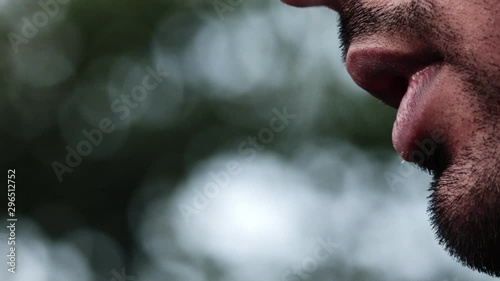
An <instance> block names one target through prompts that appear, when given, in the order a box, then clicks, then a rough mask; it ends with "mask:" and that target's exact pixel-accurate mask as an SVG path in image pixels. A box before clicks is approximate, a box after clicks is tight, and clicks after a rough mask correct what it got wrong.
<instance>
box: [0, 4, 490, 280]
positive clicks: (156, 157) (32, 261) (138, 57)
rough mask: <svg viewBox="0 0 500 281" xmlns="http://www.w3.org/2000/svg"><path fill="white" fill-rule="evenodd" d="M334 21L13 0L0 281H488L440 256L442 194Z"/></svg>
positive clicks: (1, 125)
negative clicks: (405, 151)
mask: <svg viewBox="0 0 500 281" xmlns="http://www.w3.org/2000/svg"><path fill="white" fill-rule="evenodd" d="M336 21H337V18H336V15H335V14H334V13H333V12H331V11H329V10H328V9H326V8H325V9H323V8H315V9H308V10H300V9H295V8H291V7H287V6H285V5H283V4H281V3H280V2H279V1H277V0H273V1H263V0H262V1H256V0H253V1H245V0H184V1H180V0H179V1H174V0H150V1H144V0H143V1H139V0H136V1H134V0H121V1H111V0H110V1H102V0H86V1H81V0H58V1H56V0H41V1H40V2H37V1H28V0H16V1H13V0H11V1H9V0H0V29H1V30H2V34H3V35H2V37H0V52H1V54H2V56H1V57H0V72H1V76H0V93H1V94H0V134H1V137H0V153H1V154H0V155H1V157H0V158H1V160H0V161H1V163H2V166H4V165H5V166H4V168H3V169H4V171H6V169H14V168H15V169H16V189H17V193H16V208H17V209H16V211H17V217H18V219H19V221H18V222H17V229H16V233H17V244H16V246H17V258H18V260H17V273H16V274H15V275H12V274H11V273H8V272H7V265H6V263H5V262H6V261H7V257H6V253H7V241H6V238H7V236H8V233H7V229H6V227H1V228H0V250H1V253H2V256H3V258H2V260H3V262H2V263H1V264H3V266H2V267H3V268H2V269H1V270H0V280H22V281H27V280H29V281H66V280H68V281H69V280H71V281H90V280H96V281H97V280H102V281H106V280H109V281H125V280H136V281H139V280H140V281H153V280H169V281H176V280H179V281H204V280H223V281H234V280H237V281H247V280H248V281H250V280H252V281H255V280H260V281H288V280H290V281H292V280H293V281H299V280H320V281H321V280H342V281H348V280H352V281H362V280H398V281H400V280H428V281H433V280H435V281H438V280H440V281H441V280H443V281H444V280H449V281H462V280H491V278H488V277H487V276H485V275H480V274H477V273H474V272H472V271H470V270H468V269H466V268H463V267H461V266H460V265H459V264H457V263H456V262H455V261H454V260H453V259H452V258H451V257H449V256H448V255H447V254H446V253H445V251H444V250H443V249H442V248H441V246H439V245H438V243H437V241H436V239H435V237H434V234H433V230H432V228H431V226H430V224H429V221H428V218H427V213H426V208H427V202H426V196H427V195H428V193H427V191H426V189H427V186H428V183H429V181H430V177H429V176H427V175H424V174H423V173H422V172H420V171H418V170H416V169H415V168H413V167H412V166H411V165H409V164H405V163H401V162H400V159H399V158H398V156H397V153H395V152H394V151H393V149H392V146H391V140H390V136H391V129H392V122H393V120H394V116H395V112H394V110H391V109H389V108H388V107H385V106H384V105H382V104H381V103H379V102H378V101H376V100H375V99H373V98H371V97H369V96H368V95H367V94H365V93H363V92H362V91H361V90H360V89H358V88H357V87H356V86H355V85H354V84H353V82H352V81H351V80H350V78H349V77H348V75H347V73H346V71H345V70H344V68H343V65H342V62H341V60H340V52H339V49H338V45H339V43H338V40H337V34H336V33H337V28H336ZM4 202H6V201H4ZM4 207H5V209H7V207H6V204H5V205H4ZM1 216H2V221H4V222H5V224H7V223H6V219H7V213H6V210H5V211H2V212H1ZM4 253H5V255H4Z"/></svg>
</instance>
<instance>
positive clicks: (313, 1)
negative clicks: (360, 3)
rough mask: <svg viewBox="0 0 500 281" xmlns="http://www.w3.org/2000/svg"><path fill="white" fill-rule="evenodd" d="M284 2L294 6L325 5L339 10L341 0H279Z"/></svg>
mask: <svg viewBox="0 0 500 281" xmlns="http://www.w3.org/2000/svg"><path fill="white" fill-rule="evenodd" d="M281 1H283V2H284V3H286V4H288V5H290V6H295V7H312V6H327V7H329V8H332V9H333V10H335V11H337V12H338V11H339V10H340V7H341V2H342V1H343V0H281Z"/></svg>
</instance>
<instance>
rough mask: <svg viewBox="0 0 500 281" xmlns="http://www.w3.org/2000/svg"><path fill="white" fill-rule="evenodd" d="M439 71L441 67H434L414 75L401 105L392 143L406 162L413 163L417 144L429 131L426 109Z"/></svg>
mask: <svg viewBox="0 0 500 281" xmlns="http://www.w3.org/2000/svg"><path fill="white" fill-rule="evenodd" d="M439 70H440V66H439V65H432V66H429V67H426V68H425V69H423V70H421V71H419V72H417V73H416V74H414V75H413V76H412V77H411V81H410V83H409V86H408V89H407V91H406V93H405V95H404V97H403V99H402V100H401V103H400V105H399V108H398V114H397V117H396V121H395V122H394V128H393V130H392V142H393V144H394V148H395V149H396V151H397V152H398V153H399V154H400V155H401V157H402V158H403V159H404V160H406V161H412V158H413V157H414V156H413V153H412V152H413V151H414V150H415V147H416V145H415V143H416V141H417V140H418V139H419V137H421V136H422V135H423V134H425V132H426V131H427V130H426V128H425V126H426V125H427V124H428V121H430V120H426V114H425V109H426V107H427V106H426V104H427V103H428V102H429V100H430V99H429V97H430V94H431V92H432V88H433V85H434V82H435V80H436V76H437V74H438V72H439Z"/></svg>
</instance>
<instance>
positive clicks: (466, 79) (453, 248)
mask: <svg viewBox="0 0 500 281" xmlns="http://www.w3.org/2000/svg"><path fill="white" fill-rule="evenodd" d="M442 11H446V7H444V6H437V4H436V3H435V2H433V1H430V0H421V1H415V0H413V1H409V2H407V3H404V4H400V5H395V6H387V5H385V6H373V5H370V6H368V5H364V4H362V3H360V1H353V0H347V1H346V2H345V3H344V6H343V7H342V9H341V13H340V19H339V30H340V40H341V48H342V50H343V52H342V53H343V58H344V60H345V58H346V55H347V52H348V49H349V47H350V46H351V44H352V43H353V41H354V40H363V39H364V38H376V37H377V36H381V37H385V38H394V40H396V41H397V40H403V41H404V40H406V41H407V42H408V41H409V42H414V44H415V45H418V46H424V47H425V48H427V49H430V50H432V52H433V53H436V54H437V55H439V56H440V57H441V58H442V64H443V65H445V66H446V67H447V69H448V70H449V76H448V77H447V78H450V79H448V80H449V81H445V80H443V81H441V83H442V84H443V85H446V84H447V83H449V85H448V86H449V87H443V89H442V91H438V92H434V93H433V94H434V95H441V96H443V97H445V98H441V99H439V98H436V99H437V100H439V101H441V103H440V104H439V105H438V107H437V108H442V115H441V118H440V119H441V120H440V121H439V122H436V126H435V128H434V129H433V130H435V132H432V133H437V134H441V135H444V136H445V137H446V139H447V141H446V142H445V143H444V144H443V145H438V147H437V148H436V150H435V151H434V152H433V153H432V154H431V155H427V156H426V158H425V159H424V160H423V161H420V163H419V166H420V167H421V168H423V169H425V170H427V171H429V172H431V173H432V174H433V182H432V183H431V187H430V189H429V190H430V196H429V209H428V210H429V213H430V218H431V223H432V225H433V229H434V230H435V232H436V235H437V237H438V241H439V242H440V244H442V245H443V246H444V248H445V249H446V250H447V251H448V252H449V253H450V254H451V255H452V256H454V257H455V258H457V259H458V260H459V261H460V262H462V263H463V264H464V265H466V266H468V267H470V268H473V269H475V270H478V271H480V272H484V273H488V274H490V275H494V276H499V277H500V173H499V171H500V55H499V54H498V51H497V49H498V47H497V45H496V44H493V43H492V42H495V40H496V41H498V39H497V37H498V35H497V34H488V35H487V36H484V38H483V39H482V40H484V42H477V43H481V44H482V45H483V46H485V48H486V50H485V52H491V58H489V59H482V60H481V59H479V58H478V56H477V55H476V54H474V53H470V52H468V51H467V50H468V49H467V47H466V45H467V43H466V40H464V39H467V38H464V37H463V36H461V32H460V31H461V30H460V28H459V26H460V25H459V24H456V23H457V22H455V24H453V23H454V22H453V19H449V18H447V17H446V15H445V14H444V13H443V12H442ZM462 33H463V32H462ZM395 44H397V42H395ZM443 79H444V78H443ZM443 101H446V103H443ZM435 111H436V110H435ZM434 114H436V113H435V112H434ZM464 124H466V126H464ZM461 126H464V127H463V128H461ZM461 131H467V132H468V133H460V132H461Z"/></svg>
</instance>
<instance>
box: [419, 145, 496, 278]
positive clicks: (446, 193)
mask: <svg viewBox="0 0 500 281" xmlns="http://www.w3.org/2000/svg"><path fill="white" fill-rule="evenodd" d="M482 142H485V143H481V144H475V145H474V146H471V147H469V148H464V149H463V150H462V152H461V153H460V155H459V156H458V157H454V158H453V160H448V159H450V158H447V157H446V153H442V152H441V155H440V156H441V157H440V158H441V159H443V158H444V159H447V160H446V161H440V162H436V161H434V162H432V163H441V164H440V165H435V166H433V167H432V169H431V170H432V172H433V174H434V180H433V182H432V184H431V187H430V192H431V194H430V196H429V199H430V202H429V213H430V217H431V222H432V225H433V228H434V230H435V232H436V235H437V237H438V240H439V242H440V244H442V245H443V246H444V247H445V248H446V250H447V251H448V252H449V253H450V254H451V255H452V256H453V257H455V258H456V259H457V260H458V261H460V262H461V263H463V264H464V265H465V266H468V267H470V268H472V269H474V270H477V271H479V272H483V273H487V274H490V275H493V276H496V277H500V174H499V171H500V160H499V159H500V158H499V156H500V155H499V154H498V153H497V147H498V143H497V142H493V143H492V142H491V141H489V140H488V139H483V140H482ZM478 145H480V146H478ZM477 147H481V148H483V149H479V150H482V151H477V150H478V149H477ZM474 148H476V149H474ZM488 148H491V149H488Z"/></svg>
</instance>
